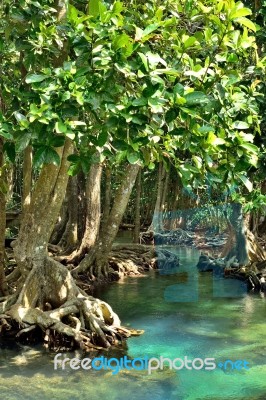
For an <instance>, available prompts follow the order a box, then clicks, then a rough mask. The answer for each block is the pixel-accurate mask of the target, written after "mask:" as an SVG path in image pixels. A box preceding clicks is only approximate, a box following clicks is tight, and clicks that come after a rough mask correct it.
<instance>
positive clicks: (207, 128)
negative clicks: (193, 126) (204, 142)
mask: <svg viewBox="0 0 266 400" xmlns="http://www.w3.org/2000/svg"><path fill="white" fill-rule="evenodd" d="M198 131H199V132H200V133H208V132H214V131H215V128H214V127H213V126H211V125H203V126H201V127H200V128H199V129H198Z"/></svg>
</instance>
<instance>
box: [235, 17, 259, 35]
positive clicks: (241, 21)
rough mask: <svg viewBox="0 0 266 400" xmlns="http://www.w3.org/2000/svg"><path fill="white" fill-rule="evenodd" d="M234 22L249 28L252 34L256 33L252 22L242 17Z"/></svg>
mask: <svg viewBox="0 0 266 400" xmlns="http://www.w3.org/2000/svg"><path fill="white" fill-rule="evenodd" d="M235 22H238V23H239V24H240V25H244V26H246V27H247V28H249V29H250V30H252V31H253V32H256V31H257V28H256V25H255V24H254V23H253V22H252V21H250V19H247V18H245V17H242V18H237V19H235Z"/></svg>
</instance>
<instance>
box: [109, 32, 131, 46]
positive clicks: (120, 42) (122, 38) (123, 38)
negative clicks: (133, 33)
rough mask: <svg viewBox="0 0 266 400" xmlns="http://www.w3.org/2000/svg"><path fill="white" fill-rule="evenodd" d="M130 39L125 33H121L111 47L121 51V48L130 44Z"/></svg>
mask: <svg viewBox="0 0 266 400" xmlns="http://www.w3.org/2000/svg"><path fill="white" fill-rule="evenodd" d="M130 40H131V39H130V37H129V36H128V35H127V34H126V33H122V34H121V35H119V36H116V38H115V40H114V42H113V46H114V49H115V50H118V49H121V48H122V47H125V46H127V45H128V44H129V43H130Z"/></svg>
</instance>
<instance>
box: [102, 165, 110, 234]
mask: <svg viewBox="0 0 266 400" xmlns="http://www.w3.org/2000/svg"><path fill="white" fill-rule="evenodd" d="M104 172H105V191H104V204H103V217H102V222H101V230H102V229H103V227H104V226H105V225H106V222H107V220H108V217H109V213H110V207H111V181H112V179H111V178H112V170H111V168H110V166H109V165H106V166H105V169H104Z"/></svg>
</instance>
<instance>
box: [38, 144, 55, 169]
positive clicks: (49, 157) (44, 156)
mask: <svg viewBox="0 0 266 400" xmlns="http://www.w3.org/2000/svg"><path fill="white" fill-rule="evenodd" d="M60 161H61V160H60V156H59V155H58V154H57V152H56V151H55V150H54V149H53V148H52V147H50V146H40V147H39V148H38V150H37V151H36V153H35V154H34V157H33V165H34V166H35V167H40V166H41V165H42V164H44V163H45V164H54V165H60Z"/></svg>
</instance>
